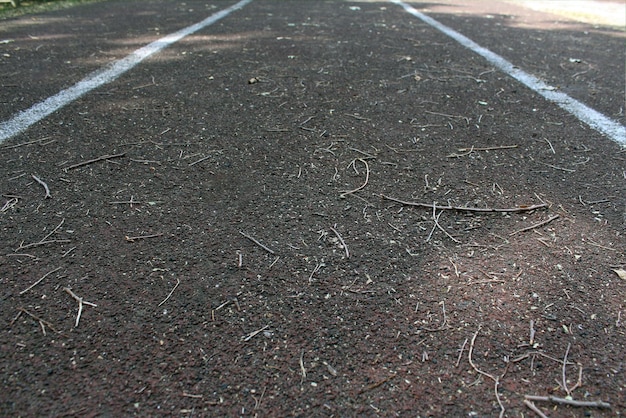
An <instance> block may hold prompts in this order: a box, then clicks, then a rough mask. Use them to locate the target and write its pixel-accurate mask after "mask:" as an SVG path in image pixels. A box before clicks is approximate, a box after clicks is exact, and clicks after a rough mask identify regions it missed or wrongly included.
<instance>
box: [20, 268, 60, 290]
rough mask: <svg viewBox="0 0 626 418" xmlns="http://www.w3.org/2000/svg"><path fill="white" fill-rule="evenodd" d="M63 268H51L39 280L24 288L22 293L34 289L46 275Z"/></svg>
mask: <svg viewBox="0 0 626 418" xmlns="http://www.w3.org/2000/svg"><path fill="white" fill-rule="evenodd" d="M59 270H61V267H57V268H55V269H54V270H51V271H49V272H47V273H46V274H44V275H43V276H42V277H41V278H40V279H39V280H37V281H36V282H35V283H33V284H31V285H30V286H28V287H27V288H26V289H24V290H22V291H21V292H20V295H23V294H24V293H26V292H28V291H29V290H30V289H32V288H33V287H35V286H37V285H38V284H39V283H41V282H42V281H43V279H45V278H46V277H48V276H49V275H51V274H52V273H54V272H55V271H59Z"/></svg>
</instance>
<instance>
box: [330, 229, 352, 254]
mask: <svg viewBox="0 0 626 418" xmlns="http://www.w3.org/2000/svg"><path fill="white" fill-rule="evenodd" d="M336 226H337V225H335V227H336ZM330 230H331V231H333V232H334V233H335V235H337V238H338V239H339V242H340V243H341V245H342V246H343V249H344V251H345V252H346V258H350V251H349V250H348V246H347V245H346V242H345V241H344V240H343V238H342V236H341V235H340V234H339V231H337V230H336V229H335V228H333V227H332V226H331V227H330Z"/></svg>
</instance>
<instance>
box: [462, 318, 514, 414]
mask: <svg viewBox="0 0 626 418" xmlns="http://www.w3.org/2000/svg"><path fill="white" fill-rule="evenodd" d="M479 332H480V328H478V331H476V332H475V333H474V336H473V337H472V341H471V342H470V347H469V353H468V354H467V358H468V360H469V364H470V366H472V368H473V369H474V370H475V371H476V372H477V373H478V374H481V375H483V376H485V377H488V378H489V379H491V380H493V381H494V392H495V394H496V400H497V401H498V405H500V418H502V417H503V416H504V412H505V411H506V409H505V408H504V405H503V404H502V401H501V400H500V394H499V393H498V387H499V386H500V379H502V378H503V377H504V375H505V374H506V372H507V370H508V365H509V364H510V363H507V367H506V368H505V369H504V373H502V374H501V375H500V376H494V375H492V374H490V373H487V372H484V371H482V370H480V369H479V368H478V367H476V365H475V364H474V361H473V360H472V353H473V352H474V343H475V342H476V337H478V333H479Z"/></svg>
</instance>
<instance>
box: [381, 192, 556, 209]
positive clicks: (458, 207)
mask: <svg viewBox="0 0 626 418" xmlns="http://www.w3.org/2000/svg"><path fill="white" fill-rule="evenodd" d="M380 196H381V197H382V198H383V199H387V200H391V201H392V202H396V203H400V204H403V205H406V206H417V207H421V208H428V209H437V210H457V211H460V212H482V213H490V212H530V211H532V210H536V209H543V208H545V207H547V206H548V205H547V204H546V203H541V204H538V205H528V206H526V205H524V206H518V207H515V208H472V207H467V206H438V205H433V204H430V203H419V202H407V201H405V200H400V199H396V198H395V197H389V196H385V195H384V194H383V195H380Z"/></svg>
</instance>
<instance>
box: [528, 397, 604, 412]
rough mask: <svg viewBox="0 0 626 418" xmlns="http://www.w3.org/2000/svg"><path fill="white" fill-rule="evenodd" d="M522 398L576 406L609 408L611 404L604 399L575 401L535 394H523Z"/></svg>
mask: <svg viewBox="0 0 626 418" xmlns="http://www.w3.org/2000/svg"><path fill="white" fill-rule="evenodd" d="M524 398H525V399H527V400H529V401H543V402H552V403H556V404H561V405H570V406H576V407H585V408H603V409H611V404H610V403H608V402H604V401H577V400H574V399H567V398H559V397H556V396H535V395H525V396H524Z"/></svg>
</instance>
